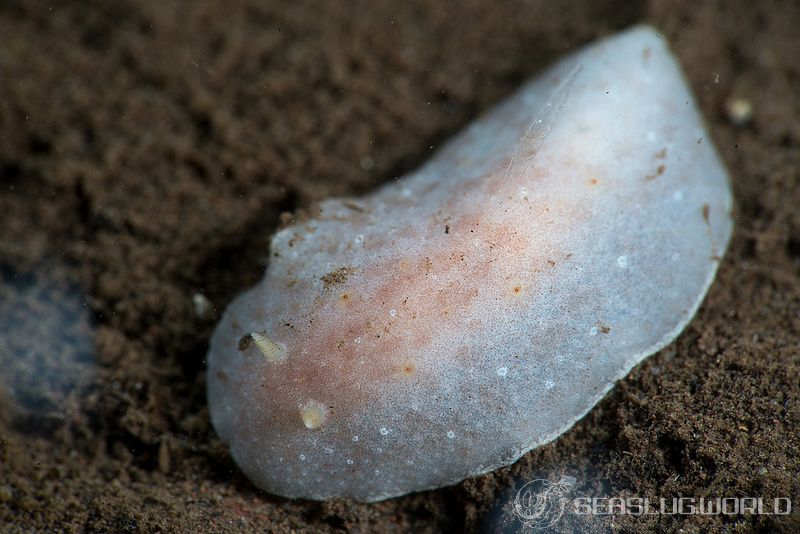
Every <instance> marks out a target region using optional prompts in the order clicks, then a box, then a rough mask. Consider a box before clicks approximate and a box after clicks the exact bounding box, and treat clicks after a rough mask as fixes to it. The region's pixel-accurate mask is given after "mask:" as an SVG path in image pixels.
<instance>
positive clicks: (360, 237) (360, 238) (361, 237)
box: [356, 234, 364, 245]
mask: <svg viewBox="0 0 800 534" xmlns="http://www.w3.org/2000/svg"><path fill="white" fill-rule="evenodd" d="M363 242H364V234H358V235H357V236H356V243H358V244H359V245H360V244H361V243H363Z"/></svg>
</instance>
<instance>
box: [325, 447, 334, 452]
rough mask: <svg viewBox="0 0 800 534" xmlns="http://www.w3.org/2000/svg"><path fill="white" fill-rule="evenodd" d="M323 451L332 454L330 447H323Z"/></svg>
mask: <svg viewBox="0 0 800 534" xmlns="http://www.w3.org/2000/svg"><path fill="white" fill-rule="evenodd" d="M325 452H327V453H328V454H333V449H331V448H330V447H325Z"/></svg>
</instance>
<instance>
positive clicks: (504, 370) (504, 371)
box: [497, 367, 508, 377]
mask: <svg viewBox="0 0 800 534" xmlns="http://www.w3.org/2000/svg"><path fill="white" fill-rule="evenodd" d="M507 374H508V367H498V368H497V376H502V377H504V376H506V375H507Z"/></svg>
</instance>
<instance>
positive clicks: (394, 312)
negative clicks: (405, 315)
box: [389, 310, 397, 317]
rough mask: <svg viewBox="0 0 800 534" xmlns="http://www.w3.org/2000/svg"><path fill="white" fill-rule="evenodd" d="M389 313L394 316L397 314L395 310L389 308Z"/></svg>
mask: <svg viewBox="0 0 800 534" xmlns="http://www.w3.org/2000/svg"><path fill="white" fill-rule="evenodd" d="M389 315H391V316H392V317H396V316H397V310H389Z"/></svg>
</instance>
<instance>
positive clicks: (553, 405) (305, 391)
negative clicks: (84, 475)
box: [208, 27, 731, 501]
mask: <svg viewBox="0 0 800 534" xmlns="http://www.w3.org/2000/svg"><path fill="white" fill-rule="evenodd" d="M730 210H731V193H730V189H729V185H728V181H727V177H726V173H725V170H724V167H723V166H722V164H721V162H720V160H719V158H718V156H717V154H716V152H715V150H714V148H713V146H712V144H711V139H710V138H709V135H708V133H707V132H706V131H705V129H704V127H703V124H702V119H701V117H700V116H699V114H698V111H697V109H696V106H695V104H694V99H693V98H692V96H691V94H690V92H689V89H688V88H687V85H686V83H685V81H684V80H683V76H682V74H681V72H680V69H679V67H678V65H677V64H676V62H675V60H674V59H673V57H672V55H671V54H670V52H669V51H668V49H667V47H666V45H665V43H664V41H663V39H662V38H661V37H660V36H659V35H658V34H657V33H656V32H655V31H654V30H652V29H650V28H647V27H638V28H634V29H632V30H629V31H627V32H624V33H622V34H620V35H619V36H616V37H614V38H611V39H608V40H604V41H600V42H598V43H596V44H594V45H592V46H590V47H588V48H586V49H584V50H582V51H579V52H578V53H576V54H574V55H572V56H569V57H568V58H566V59H564V60H563V61H561V62H560V63H558V64H556V65H555V66H553V67H552V68H550V69H549V70H547V71H545V72H544V73H543V74H542V75H541V76H539V77H538V78H536V79H534V80H533V81H531V82H529V83H528V84H527V85H525V86H524V87H523V88H522V89H521V90H520V91H519V92H518V93H517V94H515V95H513V96H512V97H510V98H509V99H508V100H506V101H505V102H503V103H501V104H500V105H499V106H498V107H497V108H495V109H494V110H492V111H490V112H489V113H488V114H487V115H485V116H483V117H482V118H480V119H478V120H477V121H476V122H474V123H473V124H472V125H470V126H469V127H468V128H467V129H466V130H465V131H464V132H463V133H461V134H460V135H458V136H457V137H456V138H455V139H453V140H452V141H451V142H450V143H449V144H448V145H446V146H445V147H444V148H443V149H442V150H440V151H439V152H438V153H437V154H436V155H435V156H434V157H433V158H432V159H431V160H430V161H429V162H428V163H426V164H425V165H423V166H422V167H421V168H420V169H419V170H418V171H416V172H414V173H413V174H411V175H409V176H407V177H404V178H402V179H400V180H399V181H396V182H393V183H390V184H388V185H386V186H384V187H382V188H381V189H379V190H377V191H375V192H374V193H372V194H370V195H367V196H365V197H362V198H358V199H334V200H327V201H325V202H323V203H322V204H321V205H320V206H319V211H318V213H317V214H316V216H315V217H314V218H312V219H310V220H306V221H303V222H301V223H298V224H295V225H293V226H289V227H286V228H283V229H281V230H280V231H279V232H278V233H277V234H276V235H275V236H274V237H273V239H272V245H271V255H270V264H269V267H268V269H267V273H266V275H265V278H264V280H263V281H262V282H261V283H260V284H259V285H258V286H256V287H255V288H253V289H251V290H250V291H248V292H247V293H245V294H244V295H242V296H240V297H239V298H238V299H236V300H235V301H234V303H233V304H231V306H230V307H229V308H228V310H227V311H226V313H225V315H224V317H223V318H222V320H221V322H220V324H219V326H218V327H217V329H216V331H215V333H214V336H213V338H212V341H211V348H210V351H209V356H208V398H209V406H210V411H211V418H212V422H213V424H214V426H215V428H216V429H217V431H218V433H219V435H220V436H221V438H222V439H223V440H224V441H225V442H226V443H227V444H229V446H230V448H231V452H232V454H233V456H234V458H235V459H236V461H237V463H238V465H239V466H240V467H241V469H242V470H243V471H244V472H245V473H246V474H247V475H248V476H249V477H250V478H251V479H252V480H253V481H254V482H255V483H256V484H257V485H258V486H259V487H261V488H263V489H265V490H267V491H270V492H273V493H277V494H280V495H284V496H290V497H305V498H312V499H325V498H328V497H334V496H336V497H349V498H354V499H358V500H364V501H375V500H380V499H384V498H388V497H392V496H397V495H401V494H404V493H408V492H411V491H417V490H424V489H430V488H435V487H440V486H443V485H448V484H452V483H455V482H457V481H460V480H462V479H464V478H466V477H469V476H473V475H477V474H480V473H484V472H487V471H489V470H492V469H495V468H497V467H500V466H503V465H506V464H509V463H511V462H513V461H515V460H516V459H517V458H519V457H520V456H521V455H522V454H524V453H525V452H527V451H529V450H531V449H532V448H534V447H537V446H539V445H541V444H543V443H547V442H548V441H551V440H552V439H554V438H555V437H557V436H558V435H559V434H561V433H562V432H564V431H565V430H566V429H568V428H569V427H570V426H572V424H574V422H575V421H576V420H578V419H579V418H580V417H582V416H583V415H584V414H585V413H586V412H587V411H588V410H589V409H590V408H591V407H592V406H593V405H594V404H595V403H596V402H597V401H598V400H599V399H600V398H601V397H602V396H603V395H604V394H605V393H606V392H607V391H608V390H609V389H610V388H611V387H612V386H613V384H614V382H615V381H616V380H618V379H620V378H622V377H623V376H625V374H627V373H628V371H630V369H631V368H632V367H633V366H634V365H636V364H637V363H638V362H639V361H641V360H642V359H643V358H645V357H646V356H648V355H650V354H652V353H653V352H655V351H656V350H658V349H660V348H661V347H663V346H664V345H666V344H667V343H669V342H670V341H671V340H672V339H674V338H675V336H677V335H678V333H679V332H680V331H681V330H682V329H683V327H684V326H685V325H686V323H687V322H688V321H689V320H690V319H691V317H692V316H693V315H694V313H695V311H696V310H697V308H698V306H699V304H700V302H701V300H702V298H703V296H704V295H705V293H706V291H707V289H708V287H709V285H710V283H711V281H712V279H713V277H714V274H715V272H716V269H717V265H718V263H719V261H720V258H721V256H722V254H723V253H724V251H725V248H726V246H727V243H728V240H729V237H730V233H731V219H730Z"/></svg>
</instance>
